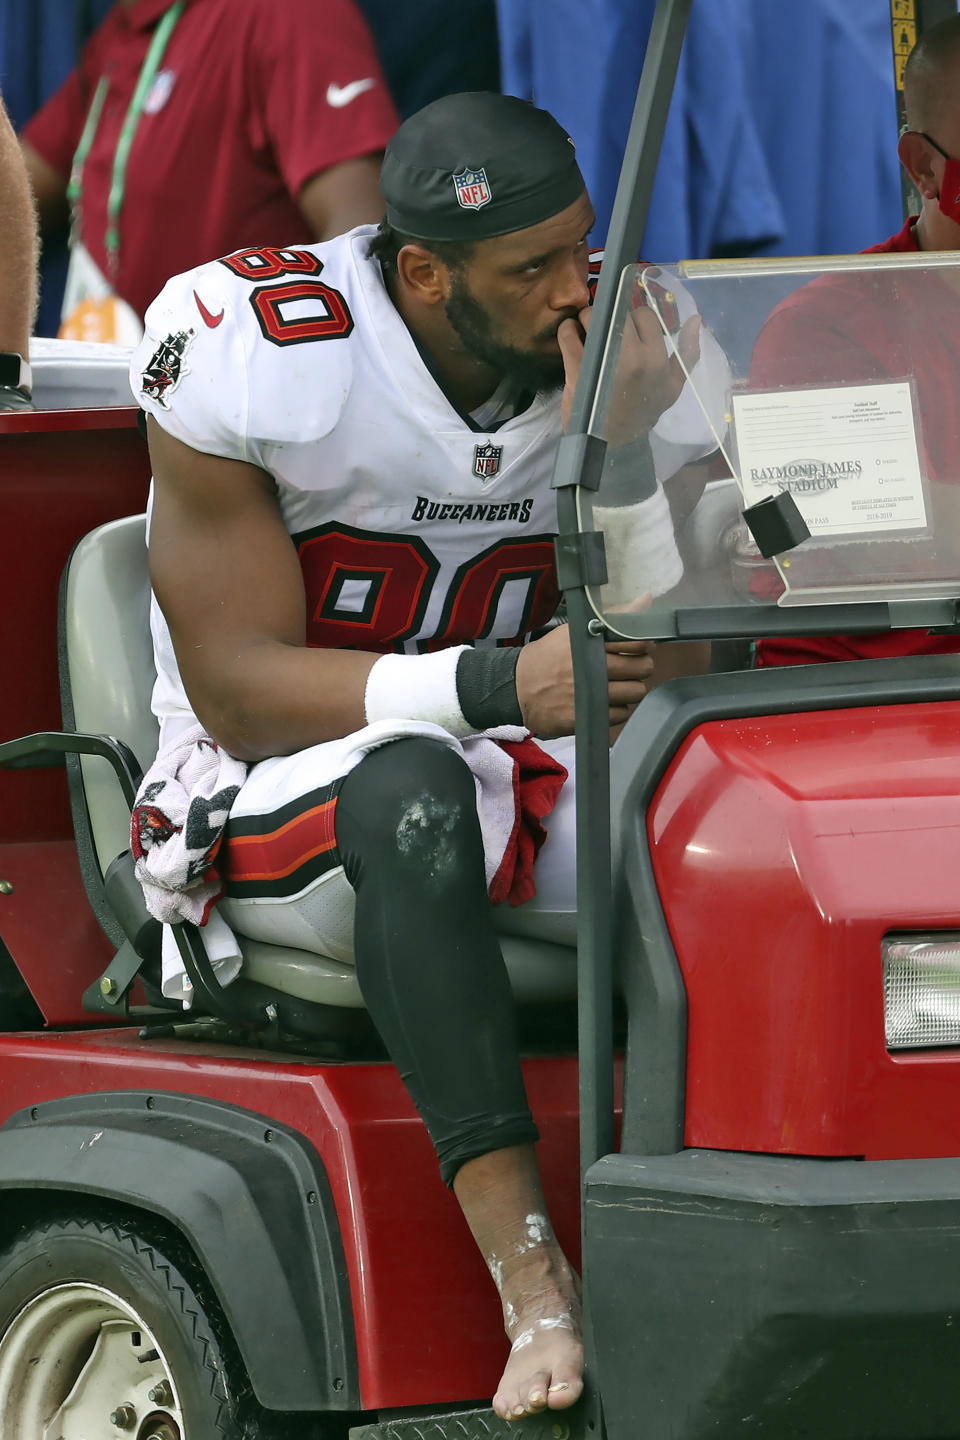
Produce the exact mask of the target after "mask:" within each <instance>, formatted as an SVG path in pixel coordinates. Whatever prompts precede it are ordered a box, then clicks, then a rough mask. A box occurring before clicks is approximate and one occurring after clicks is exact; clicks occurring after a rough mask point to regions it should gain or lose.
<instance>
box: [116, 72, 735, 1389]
mask: <svg viewBox="0 0 960 1440" xmlns="http://www.w3.org/2000/svg"><path fill="white" fill-rule="evenodd" d="M382 190H383V194H384V196H385V199H386V219H385V221H384V223H383V224H381V226H380V227H379V230H375V229H374V228H373V227H364V228H360V229H357V230H354V231H352V232H351V233H349V234H347V235H343V236H341V237H339V238H338V239H336V240H333V241H329V242H326V243H323V244H318V245H311V246H304V247H298V248H296V249H288V250H282V249H268V250H265V249H249V250H244V251H240V252H239V253H237V254H234V255H230V256H228V257H226V258H225V259H222V260H218V261H215V262H213V263H211V264H209V265H205V266H202V267H200V268H199V269H197V270H194V271H191V272H190V273H189V274H187V275H182V276H179V277H177V278H175V279H173V280H171V281H170V282H169V284H168V285H167V286H166V288H165V289H164V291H163V292H162V294H161V295H160V297H159V298H158V299H157V300H156V301H155V302H154V303H153V305H152V306H151V307H150V309H149V311H148V312H147V317H146V323H147V335H146V338H145V339H144V342H143V345H142V346H141V347H140V349H139V351H138V352H137V354H136V355H135V357H134V362H133V368H132V372H131V373H132V377H133V384H134V387H135V390H136V392H137V394H138V397H139V399H140V401H141V403H142V405H143V406H144V408H145V409H146V410H147V411H148V412H149V415H150V421H149V430H150V439H151V454H152V458H153V466H154V491H153V500H152V513H151V521H150V566H151V575H152V581H153V587H154V595H155V604H154V610H153V630H154V640H155V652H156V661H157V674H158V679H157V685H156V691H155V709H156V712H157V714H158V716H159V718H160V720H161V727H162V750H163V747H165V746H170V745H172V744H174V743H175V742H176V741H177V739H178V737H181V736H183V734H184V733H185V732H186V731H187V730H188V729H189V727H191V726H193V725H195V724H196V722H197V721H199V722H200V724H201V725H202V726H203V727H204V729H205V730H206V731H207V732H208V733H209V734H210V735H212V736H213V737H214V738H215V739H216V740H217V741H219V742H220V744H221V745H222V747H223V748H224V749H225V750H227V751H229V752H230V753H231V754H232V755H233V756H236V757H239V758H240V759H242V760H245V761H247V762H248V763H249V764H250V767H251V768H250V770H249V774H248V776H247V779H246V781H245V783H244V784H243V785H242V787H241V789H240V792H239V794H238V796H237V798H236V801H235V802H234V804H233V806H232V808H231V811H230V817H229V821H228V823H227V826H226V839H225V844H224V846H223V848H222V851H221V855H220V863H221V868H222V870H223V872H224V879H225V885H226V897H225V898H224V900H223V901H222V902H221V905H220V907H219V908H220V910H221V911H222V913H223V915H224V916H225V918H226V920H227V921H228V922H229V924H230V926H232V927H233V929H234V930H235V931H236V932H239V933H241V934H245V935H248V936H253V937H256V938H260V939H264V940H268V941H274V942H277V943H286V944H291V945H295V946H300V947H304V948H307V949H311V950H313V951H315V952H317V953H320V954H325V955H330V956H333V957H334V958H337V959H341V960H348V961H352V962H355V964H356V967H357V974H358V979H359V982H360V985H361V988H362V991H363V995H364V999H365V1002H366V1004H367V1007H368V1009H369V1011H370V1013H371V1015H372V1017H373V1020H374V1022H375V1023H376V1025H377V1028H378V1030H379V1032H380V1034H381V1035H382V1037H383V1039H384V1041H385V1043H386V1046H387V1048H388V1050H389V1053H390V1055H391V1057H392V1058H393V1060H394V1061H395V1062H396V1064H397V1065H398V1067H399V1069H400V1071H401V1073H402V1074H403V1076H404V1079H405V1082H406V1083H407V1085H408V1088H409V1090H410V1092H411V1095H412V1096H413V1099H414V1101H415V1103H416V1104H417V1106H418V1109H419V1110H420V1113H421V1115H422V1116H423V1118H424V1120H425V1122H426V1124H427V1126H428V1128H429V1131H430V1135H431V1138H432V1140H433V1143H434V1145H435V1147H436V1150H437V1153H438V1156H439V1160H440V1165H441V1170H442V1173H443V1175H444V1177H445V1178H446V1180H447V1182H448V1183H449V1184H450V1185H452V1187H453V1189H454V1191H455V1194H456V1196H457V1199H458V1201H459V1203H460V1205H461V1207H462V1209H463V1211H464V1214H465V1216H466V1219H467V1222H468V1224H469V1226H470V1228H471V1230H472V1232H473V1235H474V1237H475V1239H476V1242H477V1244H478V1246H479V1247H480V1250H481V1252H482V1253H483V1255H484V1257H485V1258H486V1260H487V1263H488V1265H489V1268H490V1271H491V1274H492V1275H493V1278H494V1281H495V1283H496V1284H497V1287H498V1289H499V1292H500V1295H501V1298H502V1303H503V1313H504V1320H505V1324H506V1329H507V1333H508V1336H509V1337H510V1340H511V1342H512V1349H511V1353H510V1358H509V1361H508V1364H507V1367H506V1371H505V1373H504V1376H503V1379H502V1381H501V1383H500V1386H499V1389H498V1392H497V1395H496V1397H495V1401H494V1404H495V1408H496V1409H497V1411H498V1413H499V1414H500V1415H501V1416H504V1417H508V1418H519V1417H521V1416H523V1415H526V1414H529V1413H532V1412H534V1411H537V1410H542V1409H544V1408H546V1407H552V1408H556V1409H562V1408H564V1407H566V1406H569V1405H571V1404H572V1403H573V1402H574V1401H575V1400H576V1399H577V1397H578V1395H579V1394H580V1391H581V1388H582V1378H581V1370H582V1347H581V1339H580V1313H579V1285H578V1281H577V1278H576V1276H575V1274H574V1273H573V1271H572V1269H571V1267H570V1265H569V1264H568V1262H567V1260H566V1258H565V1256H564V1255H563V1253H562V1251H561V1250H560V1247H559V1245H558V1243H557V1241H556V1238H555V1236H554V1234H553V1231H552V1229H551V1227H550V1222H549V1219H548V1216H547V1213H546V1207H545V1204H544V1199H543V1194H542V1191H541V1188H540V1181H539V1177H538V1172H537V1164H536V1159H535V1153H534V1142H535V1140H536V1138H537V1131H536V1128H535V1126H534V1123H533V1120H532V1118H531V1115H530V1111H529V1108H528V1105H527V1101H526V1096H525V1093H524V1087H523V1081H522V1077H521V1072H520V1065H519V1060H518V1055H517V1046H516V1040H515V1029H514V1019H513V1009H512V998H511V994H510V988H509V984H508V981H507V977H506V973H505V970H504V966H503V962H502V957H501V954H500V948H499V944H498V940H497V929H496V925H499V926H500V928H503V929H511V928H512V929H522V928H525V927H526V928H535V929H536V930H537V932H538V933H540V934H542V935H546V936H547V937H548V938H552V939H557V940H566V941H568V942H571V943H572V942H573V940H574V938H575V913H574V912H575V896H574V845H573V833H574V832H573V824H572V809H573V806H572V799H573V785H572V780H571V781H568V782H567V783H566V784H563V786H562V788H560V790H559V799H558V800H557V802H556V804H555V807H554V809H553V811H552V813H551V814H550V815H549V816H548V817H547V820H546V829H547V836H546V841H545V843H544V844H543V847H542V850H541V851H540V854H539V857H538V859H537V862H536V865H535V867H534V871H533V880H534V881H535V884H536V895H535V896H534V897H533V898H532V899H530V900H528V901H527V902H526V903H525V904H523V905H520V906H519V907H518V908H517V909H514V910H512V909H511V908H510V907H502V913H501V911H498V912H497V915H496V917H495V914H494V910H493V907H492V906H491V904H490V901H489V898H488V870H489V868H490V867H489V862H490V856H489V853H488V851H487V849H485V840H486V836H485V833H484V829H483V827H482V825H481V818H482V817H481V814H480V811H479V810H478V801H477V785H476V782H475V778H474V774H473V773H472V771H471V769H470V768H468V764H467V763H465V759H464V757H465V755H466V754H467V750H468V747H469V745H470V744H471V741H470V739H469V737H472V736H476V735H478V734H483V733H484V732H488V731H490V730H494V731H495V732H496V731H498V727H503V726H509V727H523V730H529V731H531V732H533V734H534V735H536V736H537V737H538V738H540V739H541V741H542V743H543V744H544V746H545V747H546V748H547V749H548V750H551V751H552V753H553V754H554V756H555V757H558V758H560V759H562V760H563V761H565V762H566V763H567V765H568V766H569V765H571V764H572V751H571V747H570V742H569V741H566V740H564V739H563V737H568V736H569V735H570V732H571V731H572V729H573V718H574V709H573V672H572V667H571V661H570V648H569V642H568V635H567V630H566V627H564V626H562V625H561V626H554V627H553V628H547V629H545V630H544V627H547V626H548V622H550V620H551V618H552V617H553V615H554V611H555V608H556V605H557V601H558V592H557V584H556V575H555V572H554V560H553V532H554V529H555V508H554V499H553V496H552V493H551V489H550V477H551V472H552V468H553V461H554V454H555V450H556V446H557V441H558V438H559V435H560V432H561V411H562V408H563V406H564V404H565V403H567V402H569V400H570V397H571V396H572V389H573V383H574V381H575V379H576V372H577V369H578V366H579V362H580V358H581V356H582V346H583V334H584V330H585V328H586V327H587V325H588V324H589V298H590V296H589V288H588V279H589V276H588V266H589V254H588V246H587V235H588V233H589V231H590V228H591V226H592V224H593V211H592V208H591V205H590V200H589V197H588V196H587V194H586V192H585V189H584V185H583V180H582V177H581V175H580V171H579V169H578V166H577V161H576V156H575V153H574V148H573V144H572V142H571V140H570V139H569V137H568V136H567V135H566V133H565V132H564V131H563V130H562V129H561V128H560V126H559V125H557V124H556V122H555V121H554V120H553V119H552V118H551V117H550V116H549V115H547V114H546V113H545V112H543V111H540V110H537V109H535V108H534V107H533V106H531V105H529V104H527V103H525V102H522V101H519V100H516V99H513V98H510V97H505V96H502V95H494V94H487V93H471V94H463V95H453V96H448V97H445V98H443V99H441V100H438V101H436V102H434V103H433V104H431V105H430V106H428V107H427V108H426V109H425V110H423V111H421V112H419V113H418V114H417V115H415V116H413V117H411V119H409V120H408V121H406V123H405V124H404V125H403V126H401V128H400V130H399V131H398V132H397V134H396V136H395V137H394V139H393V140H392V141H391V142H390V144H389V146H388V149H387V154H386V159H385V163H384V167H383V176H382ZM684 324H685V326H686V329H685V331H683V332H682V334H683V343H682V346H681V347H680V349H681V354H682V355H684V356H685V359H684V361H683V363H681V361H680V359H678V356H677V354H676V353H674V351H673V350H672V349H671V348H669V347H668V346H667V345H666V344H665V342H664V338H663V334H662V331H661V329H660V327H659V325H658V323H657V322H656V321H655V320H654V319H653V317H652V315H647V316H639V317H637V322H636V334H635V337H634V345H633V350H632V353H631V358H630V365H631V368H632V369H633V371H634V372H635V373H636V374H641V375H642V376H643V377H644V386H643V389H644V394H645V396H646V403H645V404H644V405H643V406H642V407H640V408H639V409H637V410H636V411H635V413H633V414H632V416H631V417H629V418H627V417H620V419H619V420H618V421H617V423H618V424H619V426H620V428H621V430H622V434H621V436H620V439H621V441H622V448H623V450H624V453H625V454H626V455H627V457H628V459H629V461H630V463H629V465H628V466H627V467H626V468H627V469H628V470H629V471H630V473H631V474H636V473H639V474H641V475H642V477H643V485H642V486H641V487H640V488H639V490H637V491H636V492H635V493H636V494H639V495H642V496H643V498H642V499H640V500H637V499H636V498H635V495H634V493H632V492H631V491H630V488H629V486H628V487H626V489H625V490H624V494H623V496H622V497H621V498H622V503H619V502H618V505H617V509H618V511H619V518H618V525H620V526H628V527H629V526H630V525H634V526H635V528H636V533H637V535H638V537H639V540H638V543H640V544H641V545H644V544H645V545H646V546H647V550H646V552H645V553H646V555H647V559H648V561H649V563H650V566H651V567H652V568H653V570H656V568H657V565H658V564H660V561H661V558H662V554H663V553H664V552H666V553H667V555H668V563H664V564H663V565H662V573H663V577H664V578H663V584H662V586H661V587H660V588H668V587H669V585H671V584H673V583H675V580H676V566H675V564H674V563H673V561H672V558H671V556H672V553H675V542H674V539H673V529H672V525H671V523H670V519H669V516H670V510H669V503H668V497H667V496H666V495H665V492H664V481H668V480H669V479H670V477H671V475H672V474H673V472H675V471H676V470H678V469H679V468H680V467H681V466H682V464H683V463H684V462H685V461H695V460H697V459H699V458H701V457H702V456H703V455H704V454H706V453H707V452H708V451H712V450H713V448H714V440H713V438H712V435H711V433H710V431H709V427H708V426H706V425H705V424H702V423H701V425H700V432H699V438H696V437H695V438H694V439H693V440H692V441H691V440H690V439H689V435H688V438H687V439H686V440H685V441H684V440H683V439H682V438H680V437H681V433H682V432H683V430H684V427H682V426H680V427H678V426H676V425H674V426H673V427H671V423H670V421H671V416H673V415H674V414H675V412H676V407H677V406H678V405H681V406H682V405H683V404H684V395H683V392H684V387H685V374H684V370H685V368H686V369H689V367H690V366H691V365H697V364H703V363H704V357H703V354H701V348H702V343H703V341H704V340H705V339H706V337H705V336H704V337H701V339H700V341H698V339H697V336H696V328H697V322H696V317H693V316H691V317H690V319H689V320H688V321H685V322H684ZM698 355H700V358H699V359H698ZM565 382H566V383H565ZM694 408H696V407H694ZM697 413H698V414H699V411H698V412H697ZM688 429H689V427H688ZM671 547H673V552H671ZM641 568H642V567H641ZM645 588H646V589H647V590H651V589H656V588H657V582H656V581H655V580H654V581H652V582H645ZM638 598H639V597H638ZM538 632H542V633H539V634H538ZM532 635H537V638H531V636H532ZM667 648H668V649H669V647H667ZM607 649H608V655H607V670H608V688H609V707H610V722H611V725H612V726H615V725H618V724H621V723H622V722H623V721H624V720H625V719H626V718H627V717H628V715H629V714H630V712H631V710H632V709H633V708H634V707H635V706H636V705H637V704H638V703H639V702H640V701H641V700H642V698H643V696H644V695H645V694H646V692H647V688H648V686H649V685H650V684H651V683H653V681H654V680H655V679H657V678H658V676H657V674H656V667H657V666H658V665H659V659H658V660H657V661H655V660H654V657H653V656H652V654H651V651H650V647H649V646H648V645H647V644H646V643H644V642H639V641H637V642H617V643H615V644H610V645H609V646H608V647H607ZM523 730H521V731H520V732H518V733H521V734H522V733H523ZM510 733H513V732H510ZM556 774H559V775H560V776H561V778H562V775H563V771H562V770H558V769H557V768H556V767H555V775H556ZM509 804H510V806H511V814H512V806H513V800H512V796H511V798H510V799H509ZM527 893H528V892H527ZM166 983H167V985H168V988H169V992H170V993H182V991H181V992H178V991H177V990H176V985H177V983H178V981H177V977H176V976H172V977H169V976H168V979H167V982H166Z"/></svg>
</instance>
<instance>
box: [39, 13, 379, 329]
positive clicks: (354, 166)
mask: <svg viewBox="0 0 960 1440" xmlns="http://www.w3.org/2000/svg"><path fill="white" fill-rule="evenodd" d="M172 11H176V12H177V13H176V14H174V15H171V13H170V12H172ZM171 22H172V23H171ZM165 25H166V31H165V32H164V33H161V34H160V51H159V53H158V51H157V50H156V49H154V54H153V60H152V68H153V75H152V78H151V76H150V74H149V73H146V81H147V83H146V85H144V83H143V82H144V76H145V72H147V64H146V62H147V59H148V55H149V53H150V51H151V46H152V45H153V44H154V42H155V41H156V37H157V35H158V32H161V31H164V26H165ZM138 81H139V82H140V83H141V90H142V96H141V98H142V104H141V105H140V106H139V111H140V113H139V116H137V115H136V113H134V114H133V115H131V109H133V110H134V112H135V111H136V109H137V108H138V107H137V106H136V105H134V106H133V107H132V106H131V102H132V101H133V97H134V94H135V91H136V90H137V88H138ZM397 123H398V121H397V116H396V112H395V110H394V106H393V102H392V100H391V98H390V96H389V94H388V92H387V89H386V85H385V82H384V80H383V77H382V74H381V70H380V66H379V62H378V59H377V55H376V51H375V48H374V44H373V41H372V38H371V36H370V33H369V31H368V29H367V26H366V22H365V21H364V19H363V17H362V15H361V14H360V12H359V10H358V9H357V8H356V6H355V4H354V0H285V3H284V4H282V5H264V4H262V3H261V0H186V3H185V4H175V3H174V0H118V3H117V4H116V5H115V6H114V7H113V9H112V10H111V11H110V13H109V14H108V16H107V18H106V20H105V21H104V22H103V24H102V25H101V26H100V27H99V28H98V29H97V30H96V31H95V32H94V34H93V35H92V36H91V38H90V40H89V41H88V42H87V44H86V46H85V47H84V50H83V52H82V55H81V58H80V62H79V64H78V66H77V68H76V69H75V70H74V71H73V73H72V74H71V75H70V76H69V77H68V79H67V80H66V82H65V83H64V85H63V86H62V87H61V88H60V90H58V91H57V93H56V94H55V95H53V96H52V97H51V98H50V100H49V101H48V102H47V104H46V105H45V106H44V107H43V108H42V109H41V110H40V111H39V113H38V114H37V115H35V116H34V117H33V119H32V120H31V121H30V122H29V124H28V125H27V126H26V127H25V129H24V132H23V136H22V143H23V150H24V155H25V158H26V162H27V169H28V173H29V175H30V179H31V183H32V185H33V189H34V193H35V195H36V198H37V202H38V206H39V210H40V217H41V225H42V227H43V229H44V230H46V231H49V230H51V229H54V228H56V227H57V226H61V225H63V224H64V223H65V222H66V219H67V211H68V182H69V181H70V180H71V176H72V175H73V177H75V178H79V184H80V190H81V194H80V200H79V205H78V207H77V221H76V223H75V231H78V232H79V237H80V238H81V239H82V242H83V245H84V247H85V248H86V250H87V251H88V252H89V255H90V257H91V259H92V260H93V262H94V264H95V265H96V266H97V267H98V268H99V270H100V271H101V272H102V273H103V275H104V276H106V277H108V278H109V280H110V282H111V284H112V286H113V289H114V290H115V292H116V293H117V294H118V295H119V296H120V297H121V298H122V299H123V300H124V301H126V302H127V304H129V305H130V306H131V307H132V309H133V310H134V311H135V312H136V314H137V315H139V316H141V317H142V315H143V313H144V311H145V310H146V307H147V305H148V304H149V302H150V301H151V300H152V299H153V297H154V296H155V295H156V294H157V293H158V291H159V290H160V289H161V288H162V286H163V284H164V283H165V281H166V280H167V279H168V277H169V276H170V275H173V274H176V273H177V272H178V271H181V270H186V269H189V268H191V267H192V266H194V265H197V264H199V263H202V262H203V261H206V260H212V259H215V258H217V257H218V256H220V255H224V254H227V253H229V252H230V251H232V250H237V249H240V248H242V247H245V246H255V247H263V246H289V245H295V244H297V243H303V242H309V241H311V240H323V239H328V238H330V237H331V236H333V235H336V234H340V233H341V232H343V231H345V230H349V229H351V228H352V227H353V226H354V225H359V224H362V223H366V222H368V221H376V220H379V219H380V217H381V215H382V213H383V202H382V201H381V199H380V195H379V189H378V181H379V173H380V154H381V152H382V150H383V147H384V145H385V144H386V142H387V140H388V139H389V138H390V136H391V135H392V133H393V131H394V130H395V128H396V126H397ZM85 130H86V131H87V132H88V133H87V135H86V137H85V136H84V132H85ZM91 132H92V133H91ZM87 142H89V143H87ZM126 144H129V155H128V159H127V163H126V167H125V172H124V169H123V149H124V146H125V145H126ZM78 148H79V150H80V151H81V163H80V164H79V165H78V164H77V152H78ZM84 149H86V151H87V153H86V158H85V159H84V158H83V155H82V152H83V150H84ZM118 151H119V157H118ZM118 172H119V179H120V189H121V191H122V196H121V205H120V209H119V214H118V215H114V216H111V215H110V214H109V212H108V196H109V195H110V192H111V189H112V190H113V191H114V197H115V198H116V193H117V181H118ZM111 226H112V227H113V230H114V232H115V239H116V245H115V246H114V250H115V254H114V255H113V256H112V257H111V255H110V253H109V251H110V242H109V240H108V231H109V230H110V229H111Z"/></svg>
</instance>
